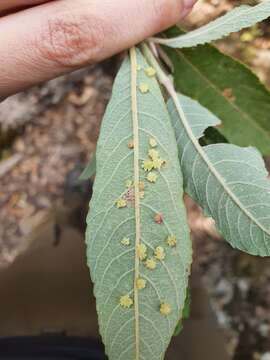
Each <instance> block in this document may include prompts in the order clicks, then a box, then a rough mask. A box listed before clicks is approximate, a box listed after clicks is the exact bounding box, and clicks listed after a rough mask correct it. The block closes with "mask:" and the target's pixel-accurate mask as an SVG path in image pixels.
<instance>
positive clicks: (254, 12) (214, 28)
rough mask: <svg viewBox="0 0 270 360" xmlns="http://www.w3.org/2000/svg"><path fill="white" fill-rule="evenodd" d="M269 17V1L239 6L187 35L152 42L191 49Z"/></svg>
mask: <svg viewBox="0 0 270 360" xmlns="http://www.w3.org/2000/svg"><path fill="white" fill-rule="evenodd" d="M269 16H270V1H269V0H266V1H263V2H262V3H260V4H259V5H256V6H248V5H243V6H239V7H237V8H235V9H233V10H232V11H230V12H228V13H227V14H226V15H224V16H222V17H220V18H218V19H216V20H214V21H211V22H210V23H209V24H207V25H205V26H202V27H200V28H198V29H196V30H193V31H190V32H188V33H187V34H184V35H179V36H177V37H174V38H171V39H158V38H153V39H152V40H153V41H154V42H157V43H159V44H163V45H166V46H170V47H172V48H184V47H192V46H196V45H201V44H205V43H209V42H211V41H214V40H218V39H221V38H223V37H224V36H227V35H229V34H230V33H233V32H237V31H240V30H241V29H244V28H247V27H249V26H252V25H254V24H256V23H258V22H259V21H262V20H265V19H267V18H268V17H269Z"/></svg>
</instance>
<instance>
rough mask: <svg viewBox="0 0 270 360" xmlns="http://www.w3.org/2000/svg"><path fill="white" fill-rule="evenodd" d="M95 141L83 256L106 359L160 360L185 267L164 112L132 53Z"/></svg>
mask: <svg viewBox="0 0 270 360" xmlns="http://www.w3.org/2000/svg"><path fill="white" fill-rule="evenodd" d="M130 54H131V55H130V58H127V59H126V60H125V61H124V64H123V65H122V67H121V69H120V72H119V74H118V76H117V78H116V81H115V85H114V88H113V94H112V99H111V101H110V103H109V105H108V108H107V110H106V114H105V117H104V120H103V123H102V128H101V133H100V137H99V140H98V145H97V152H96V160H97V172H96V179H95V185H94V189H93V197H92V200H91V204H90V212H89V215H88V218H87V223H88V227H87V235H86V237H87V247H88V249H87V256H88V264H89V267H90V271H91V277H92V280H93V282H94V284H95V285H94V293H95V296H96V300H97V311H98V317H99V325H100V332H101V335H102V338H103V341H104V344H105V348H106V353H107V354H108V356H109V359H110V360H141V359H144V360H149V359H151V360H160V359H163V357H164V353H165V351H166V348H167V347H168V344H169V342H170V339H171V337H172V335H173V333H174V330H175V327H176V324H177V322H178V320H179V314H181V313H182V311H183V308H184V303H185V298H186V289H187V286H188V277H189V273H190V264H191V260H192V249H191V241H190V237H189V229H188V226H187V222H186V212H185V207H184V203H183V189H182V186H183V184H182V174H181V170H180V167H179V160H178V152H177V145H176V141H175V136H174V131H173V128H172V125H171V123H170V118H169V114H168V111H167V108H166V105H165V103H164V100H163V98H162V95H161V92H160V89H159V86H158V84H157V81H156V79H155V71H154V69H152V68H150V67H149V66H148V65H147V63H146V61H145V60H144V58H143V57H142V55H141V53H140V52H139V51H137V50H136V51H135V49H132V50H131V52H130Z"/></svg>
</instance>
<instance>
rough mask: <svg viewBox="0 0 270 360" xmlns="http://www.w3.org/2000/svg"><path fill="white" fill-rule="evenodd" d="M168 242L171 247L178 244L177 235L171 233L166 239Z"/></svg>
mask: <svg viewBox="0 0 270 360" xmlns="http://www.w3.org/2000/svg"><path fill="white" fill-rule="evenodd" d="M166 243H167V245H168V246H170V247H175V246H176V244H177V240H176V237H175V235H170V236H168V237H167V240H166Z"/></svg>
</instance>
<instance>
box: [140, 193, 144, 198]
mask: <svg viewBox="0 0 270 360" xmlns="http://www.w3.org/2000/svg"><path fill="white" fill-rule="evenodd" d="M140 199H144V191H140Z"/></svg>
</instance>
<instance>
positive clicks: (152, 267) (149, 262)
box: [144, 258, 157, 270]
mask: <svg viewBox="0 0 270 360" xmlns="http://www.w3.org/2000/svg"><path fill="white" fill-rule="evenodd" d="M144 265H145V266H146V267H147V269H149V270H155V268H156V267H157V263H156V260H155V259H154V258H149V259H147V260H146V261H145V263H144Z"/></svg>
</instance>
